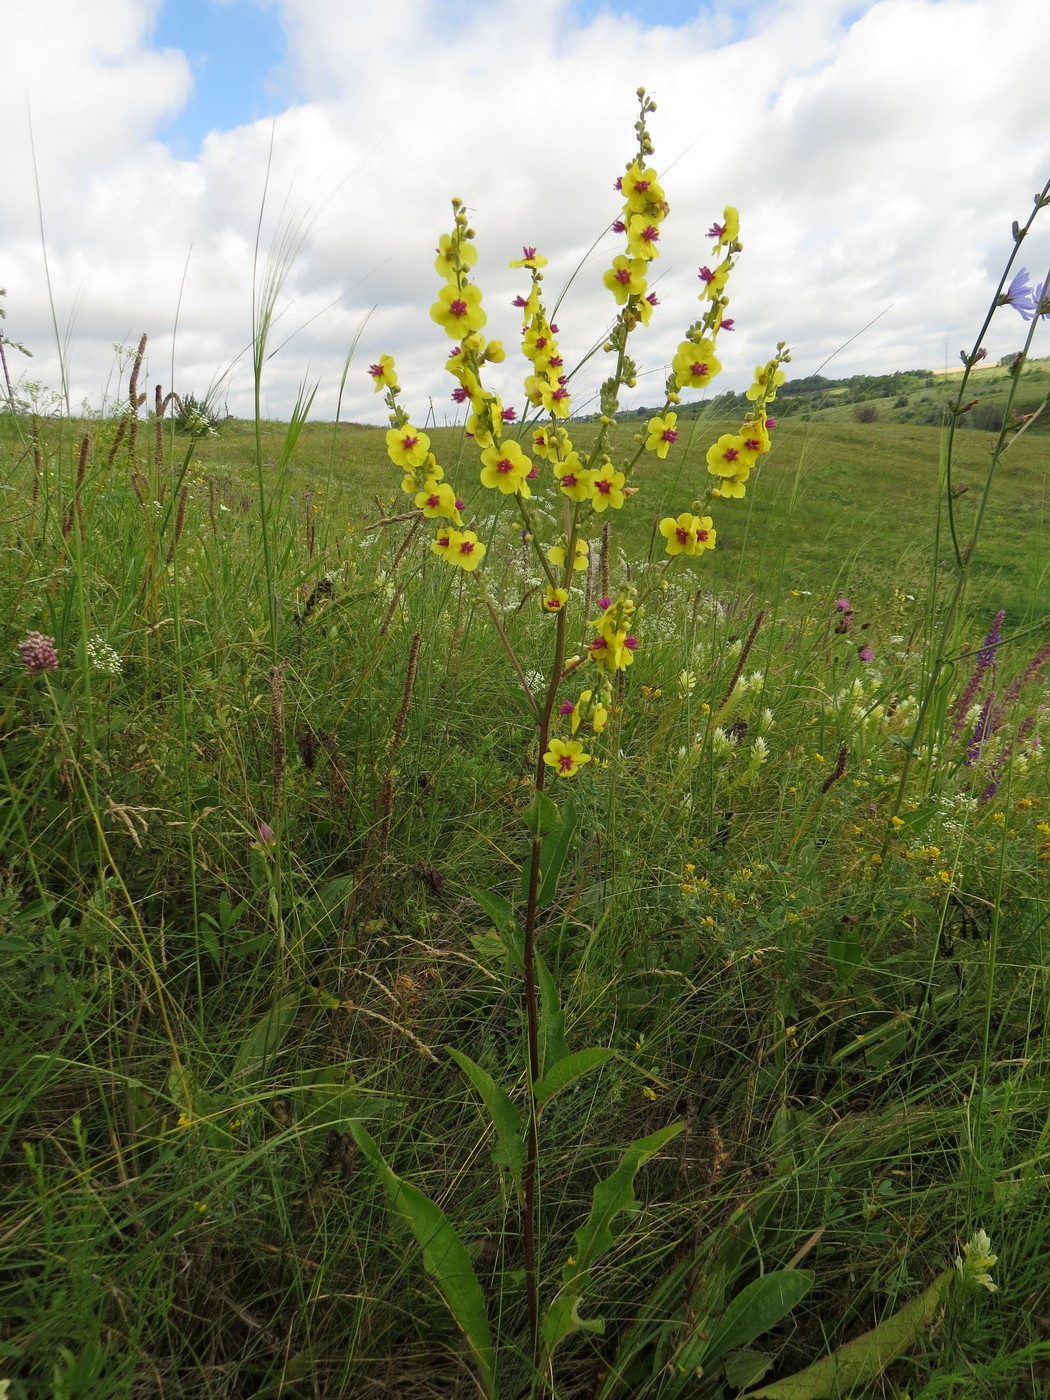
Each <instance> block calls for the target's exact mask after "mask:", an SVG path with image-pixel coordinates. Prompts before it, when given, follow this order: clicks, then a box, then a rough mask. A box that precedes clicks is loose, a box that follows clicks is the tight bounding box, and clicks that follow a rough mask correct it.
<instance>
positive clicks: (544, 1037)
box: [536, 953, 569, 1077]
mask: <svg viewBox="0 0 1050 1400" xmlns="http://www.w3.org/2000/svg"><path fill="white" fill-rule="evenodd" d="M536 981H537V982H538V983H539V989H540V1025H539V1032H540V1036H539V1039H540V1044H539V1051H540V1076H541V1077H545V1076H546V1075H548V1074H550V1072H551V1070H552V1069H553V1068H554V1066H555V1065H556V1064H557V1063H558V1061H559V1060H564V1058H565V1056H566V1055H567V1054H568V1053H569V1047H568V1046H567V1045H566V1043H565V1012H564V1011H563V1010H562V1009H561V998H560V997H559V996H558V984H557V982H555V980H554V978H553V977H552V976H551V973H550V969H549V968H548V966H547V964H546V963H545V962H544V961H543V959H542V958H541V957H540V955H539V953H537V954H536Z"/></svg>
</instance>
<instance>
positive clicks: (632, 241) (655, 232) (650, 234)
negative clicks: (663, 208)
mask: <svg viewBox="0 0 1050 1400" xmlns="http://www.w3.org/2000/svg"><path fill="white" fill-rule="evenodd" d="M659 237H660V229H659V226H658V225H657V224H656V223H654V222H653V220H652V219H650V218H648V217H647V216H646V215H645V214H635V216H634V218H633V219H631V221H630V223H629V224H628V225H627V249H628V251H629V252H630V254H631V256H632V257H635V258H644V259H645V260H646V261H647V262H651V261H652V259H653V258H658V257H659V256H660V250H659V248H657V246H656V243H657V239H658V238H659Z"/></svg>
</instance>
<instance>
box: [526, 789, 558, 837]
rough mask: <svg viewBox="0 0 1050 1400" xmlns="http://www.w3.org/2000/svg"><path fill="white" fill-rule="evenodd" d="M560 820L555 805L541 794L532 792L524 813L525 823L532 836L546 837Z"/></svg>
mask: <svg viewBox="0 0 1050 1400" xmlns="http://www.w3.org/2000/svg"><path fill="white" fill-rule="evenodd" d="M560 820H561V818H560V816H559V814H558V808H557V805H556V803H554V802H552V801H551V800H550V798H549V797H547V796H546V795H545V794H544V793H542V792H534V793H533V794H532V801H531V802H530V803H529V805H528V809H527V811H526V813H525V823H526V825H527V826H528V828H529V830H530V831H531V832H532V834H533V836H546V835H547V833H548V831H553V830H554V828H555V827H556V826H557V825H558V822H559V821H560Z"/></svg>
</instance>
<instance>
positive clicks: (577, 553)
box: [547, 540, 590, 569]
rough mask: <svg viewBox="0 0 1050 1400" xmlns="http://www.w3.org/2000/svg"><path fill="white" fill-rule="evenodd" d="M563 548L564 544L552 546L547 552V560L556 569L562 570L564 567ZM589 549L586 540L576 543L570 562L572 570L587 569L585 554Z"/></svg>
mask: <svg viewBox="0 0 1050 1400" xmlns="http://www.w3.org/2000/svg"><path fill="white" fill-rule="evenodd" d="M565 548H566V547H565V545H564V544H552V545H551V547H550V549H548V550H547V558H548V559H549V560H550V562H551V563H552V564H553V565H554V567H555V568H556V569H563V568H564V567H565ZM589 549H590V545H589V544H588V543H587V541H586V540H577V541H576V548H575V550H574V552H573V560H572V567H573V568H574V569H585V568H586V567H587V554H588V551H589Z"/></svg>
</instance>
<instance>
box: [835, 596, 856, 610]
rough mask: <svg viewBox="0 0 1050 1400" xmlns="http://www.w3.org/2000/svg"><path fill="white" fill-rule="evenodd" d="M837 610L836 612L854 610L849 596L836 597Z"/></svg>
mask: <svg viewBox="0 0 1050 1400" xmlns="http://www.w3.org/2000/svg"><path fill="white" fill-rule="evenodd" d="M835 611H836V612H846V613H848V612H852V611H853V608H852V607H851V606H850V601H849V599H848V598H836V599H835Z"/></svg>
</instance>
